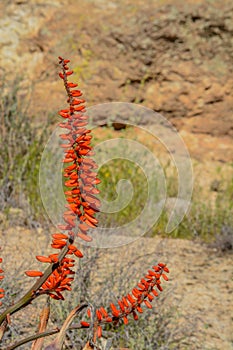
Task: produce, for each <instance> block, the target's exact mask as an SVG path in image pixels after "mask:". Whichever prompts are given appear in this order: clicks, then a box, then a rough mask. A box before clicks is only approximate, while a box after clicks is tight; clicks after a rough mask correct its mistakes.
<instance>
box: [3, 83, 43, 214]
mask: <svg viewBox="0 0 233 350" xmlns="http://www.w3.org/2000/svg"><path fill="white" fill-rule="evenodd" d="M2 91H3V89H2ZM19 92H20V81H19V80H17V81H15V82H14V83H13V87H12V88H11V89H10V90H9V91H8V92H6V93H5V94H4V95H3V96H2V97H1V101H0V120H1V123H0V140H1V143H0V162H1V167H0V206H1V211H4V212H5V213H7V212H8V211H9V209H10V208H11V207H14V208H21V209H24V210H25V211H26V212H27V214H28V216H31V215H32V216H33V217H37V216H40V215H41V213H42V204H41V200H40V193H39V190H38V174H39V166H40V157H41V154H42V151H43V148H44V145H45V142H46V141H47V137H48V129H47V127H48V125H44V126H43V127H42V128H41V127H40V128H36V127H34V126H33V123H32V120H31V118H30V117H29V116H28V114H27V111H23V110H22V107H20V104H19V97H18V94H19Z"/></svg>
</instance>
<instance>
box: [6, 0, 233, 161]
mask: <svg viewBox="0 0 233 350" xmlns="http://www.w3.org/2000/svg"><path fill="white" fill-rule="evenodd" d="M171 4H172V6H171ZM0 6H1V8H0V9H1V15H0V16H1V17H0V28H1V29H0V38H1V39H0V53H1V56H0V57H1V68H0V69H1V70H0V73H2V75H3V77H4V79H5V80H6V82H8V81H11V80H12V79H13V77H14V76H15V75H18V74H20V75H21V76H22V79H23V80H24V82H23V84H22V86H23V91H21V94H22V95H23V96H24V97H27V98H28V99H30V107H31V114H33V115H37V114H38V115H40V118H42V119H43V118H46V113H47V112H48V111H51V112H53V113H54V112H55V111H56V110H58V109H59V108H61V105H62V101H61V100H60V96H61V93H60V92H59V91H60V90H61V85H60V84H59V81H58V79H57V65H56V64H57V63H56V57H57V56H58V55H64V56H67V57H69V58H70V59H71V60H72V63H73V67H74V71H75V77H74V79H75V80H78V81H79V82H80V87H81V88H82V89H83V90H84V92H85V96H86V98H87V100H88V101H89V105H91V104H96V103H103V102H109V101H127V102H136V103H142V104H143V105H145V106H146V107H149V108H152V109H154V110H156V111H159V112H160V113H161V114H163V115H164V116H165V117H166V118H168V119H170V120H171V122H172V123H173V124H174V125H175V126H176V127H177V128H178V130H179V131H180V130H185V131H187V132H188V133H190V134H195V135H200V137H197V140H203V139H204V138H205V137H206V135H211V136H212V137H217V138H218V139H219V142H218V143H217V144H216V149H215V151H214V152H213V157H214V159H215V157H216V158H218V152H220V153H221V159H223V161H229V160H232V159H233V156H230V157H229V155H227V156H226V157H225V158H224V156H222V151H221V150H220V148H219V147H218V145H220V144H221V145H223V144H225V145H227V147H230V148H227V149H230V151H229V152H225V154H227V153H229V154H230V153H231V154H233V152H232V151H233V149H232V148H231V147H233V146H231V144H232V142H231V141H232V136H233V116H232V109H233V108H232V107H233V94H232V91H233V77H232V76H233V75H232V71H233V65H232V57H233V48H232V30H233V28H232V23H233V19H232V18H231V17H232V15H231V14H232V4H231V1H230V0H225V1H218V0H215V1H212V2H208V3H207V2H203V1H191V0H189V1H188V2H186V3H184V2H183V1H180V0H176V1H172V2H171V1H169V0H166V1H163V2H152V3H151V2H150V4H149V3H145V2H143V1H141V0H137V1H133V0H129V1H127V3H126V2H125V1H123V0H120V1H111V2H110V3H108V4H107V3H106V2H105V1H98V2H96V1H87V2H81V1H79V0H63V1H53V2H52V3H50V4H49V3H44V1H40V0H37V1H26V0H25V1H11V2H9V1H5V2H2V3H1V5H0ZM118 14H120V15H118ZM32 84H33V93H32V95H29V87H30V86H31V85H32ZM60 101H61V102H60ZM41 116H43V117H41ZM202 144H206V142H204V141H202ZM189 147H190V151H191V154H192V155H193V156H195V157H196V151H195V152H193V149H192V144H191V145H189ZM201 152H203V157H204V154H205V150H203V149H202V148H201V147H199V153H200V154H198V158H202V156H201Z"/></svg>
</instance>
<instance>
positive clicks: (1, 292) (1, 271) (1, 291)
mask: <svg viewBox="0 0 233 350" xmlns="http://www.w3.org/2000/svg"><path fill="white" fill-rule="evenodd" d="M0 263H2V258H0ZM3 272H4V271H3V270H2V269H0V273H3ZM3 278H4V276H3V275H0V280H2V279H3ZM4 293H5V291H4V289H3V288H0V299H1V298H3V297H4ZM1 305H2V302H1V301H0V306H1Z"/></svg>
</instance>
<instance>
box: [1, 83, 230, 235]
mask: <svg viewBox="0 0 233 350" xmlns="http://www.w3.org/2000/svg"><path fill="white" fill-rule="evenodd" d="M19 91H20V82H19V81H16V82H14V84H13V87H12V88H11V90H9V92H8V93H6V94H4V95H3V96H2V98H1V104H0V117H1V125H0V138H1V144H0V161H1V167H0V204H1V212H2V213H5V214H7V213H8V211H9V210H10V208H12V207H13V208H21V209H23V210H24V211H25V212H26V213H27V215H26V216H28V217H30V216H31V217H34V218H35V217H36V219H38V220H41V222H42V220H43V215H44V209H43V206H42V203H41V199H40V193H39V189H38V174H39V166H40V159H41V154H42V152H43V148H44V146H45V144H46V141H47V139H48V137H49V128H48V126H49V123H51V121H50V122H48V124H47V125H44V126H43V127H40V128H38V127H35V126H34V125H33V123H32V119H31V118H30V117H29V116H28V114H27V112H24V111H23V110H22V107H20V105H19V98H18V93H19ZM50 119H51V118H50ZM96 135H97V137H96V138H95V140H94V143H98V142H100V141H103V140H105V139H111V138H114V137H118V138H119V137H122V138H124V137H126V138H127V137H128V136H131V139H134V138H135V139H137V137H136V136H135V135H134V133H133V132H132V130H131V131H130V128H127V129H125V130H121V131H118V132H116V131H114V130H113V129H111V128H105V129H104V128H103V129H100V130H99V131H98V130H97V132H96ZM132 135H133V136H132ZM139 142H140V140H139ZM155 147H156V146H155ZM163 170H164V172H165V177H166V186H167V197H176V194H177V174H176V169H175V168H174V167H172V166H171V164H170V162H167V163H165V164H164V165H163ZM194 170H195V169H194ZM232 171H233V166H232ZM232 171H231V173H232ZM216 174H217V176H218V178H220V181H219V183H218V182H217V183H213V185H212V186H211V187H210V188H209V189H208V190H207V191H206V189H204V188H202V187H201V186H200V185H199V183H198V178H196V180H195V189H194V192H193V198H192V205H191V208H190V210H189V213H188V215H186V217H185V218H184V219H183V221H182V222H181V223H180V225H179V226H178V227H177V228H176V229H175V230H174V231H173V232H171V233H170V234H169V236H170V237H173V238H177V237H178V238H188V239H193V238H196V237H200V238H201V239H204V240H205V241H211V240H212V239H213V238H214V237H215V236H218V235H221V234H223V233H224V232H225V231H227V232H228V233H229V232H230V234H228V239H230V240H232V238H229V237H232V231H233V218H232V206H233V204H232V203H233V201H232V200H233V179H232V177H231V180H230V181H229V180H228V178H229V176H228V178H226V177H224V176H223V175H224V174H223V175H222V176H221V169H216ZM98 176H99V177H100V178H101V181H102V182H101V184H100V185H99V189H100V191H101V193H100V198H101V199H103V201H105V207H106V206H108V203H109V205H110V207H111V203H112V202H114V201H115V202H117V201H119V203H120V205H119V206H118V208H120V209H119V210H113V212H111V210H109V212H106V213H99V220H100V222H104V223H105V225H106V226H108V227H110V226H111V227H114V226H116V225H123V224H126V223H128V222H130V221H132V220H134V219H135V218H136V217H137V216H138V215H140V213H141V211H142V210H143V208H144V206H145V203H146V200H147V196H148V183H147V178H146V175H145V174H144V172H143V169H141V168H140V167H139V166H137V165H136V164H134V163H132V162H131V161H128V160H124V159H113V160H111V161H109V162H108V163H106V164H104V165H103V166H102V167H101V168H100V171H99V174H98ZM122 180H124V181H122ZM126 181H128V182H126ZM153 188H154V191H155V193H156V192H157V188H158V183H157V182H156V180H155V182H154V184H153ZM125 194H126V195H125ZM124 196H125V198H124ZM158 200H159V198H158ZM168 215H169V214H168V212H167V211H166V210H163V212H162V214H161V215H160V218H159V220H158V221H157V223H156V224H155V225H154V227H153V228H152V229H151V230H150V232H148V233H147V235H148V236H151V237H153V236H154V235H157V234H160V235H165V233H164V232H165V228H166V225H167V221H168Z"/></svg>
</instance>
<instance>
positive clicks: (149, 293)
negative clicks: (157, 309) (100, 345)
mask: <svg viewBox="0 0 233 350" xmlns="http://www.w3.org/2000/svg"><path fill="white" fill-rule="evenodd" d="M152 269H153V270H149V271H148V273H147V274H146V276H145V277H144V278H142V279H141V280H140V282H139V283H138V284H137V287H135V288H133V290H132V293H131V294H130V293H129V294H127V295H126V296H123V297H122V298H121V299H120V300H118V306H116V305H115V304H113V303H111V304H110V311H109V313H108V312H107V311H106V310H105V309H104V308H103V307H100V308H99V309H97V310H96V312H95V315H94V316H95V321H94V324H95V329H97V336H98V337H99V338H100V337H101V335H102V329H101V327H102V326H101V324H104V323H109V322H113V324H114V325H116V324H117V323H118V322H119V321H120V319H122V320H123V322H124V324H125V325H126V324H128V322H129V321H128V315H129V314H132V315H133V318H134V320H135V321H137V320H138V314H137V313H142V312H143V309H142V307H141V306H142V305H143V304H145V305H146V307H147V308H149V309H151V308H152V305H151V301H152V300H153V299H154V297H155V296H156V297H157V296H158V292H157V290H156V289H155V288H157V289H158V290H159V291H162V290H163V289H162V287H161V285H160V284H161V280H160V278H161V276H162V277H163V279H164V280H165V281H168V277H167V275H166V274H165V273H164V272H166V273H169V269H168V268H167V266H166V265H165V264H164V263H159V264H158V265H156V266H153V267H152ZM87 317H88V318H92V317H91V309H88V310H87ZM83 323H84V324H85V327H88V324H89V323H87V322H85V321H81V324H83ZM89 327H90V324H89Z"/></svg>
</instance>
